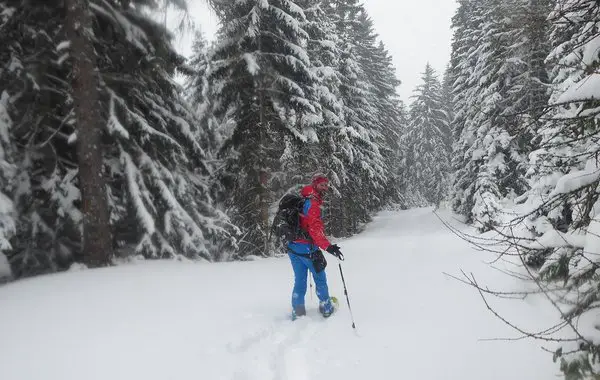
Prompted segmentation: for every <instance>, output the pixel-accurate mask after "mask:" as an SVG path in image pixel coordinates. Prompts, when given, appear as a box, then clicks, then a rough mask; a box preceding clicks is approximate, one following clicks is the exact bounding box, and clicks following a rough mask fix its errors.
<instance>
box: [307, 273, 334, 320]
mask: <svg viewBox="0 0 600 380" xmlns="http://www.w3.org/2000/svg"><path fill="white" fill-rule="evenodd" d="M309 268H310V271H311V273H312V275H313V278H314V279H315V288H316V289H317V297H319V301H320V302H319V311H320V312H321V313H322V314H323V315H324V316H325V317H328V316H330V315H331V313H333V304H332V303H331V299H330V298H329V287H328V286H327V275H326V274H325V270H322V271H320V272H319V273H317V272H316V271H315V268H314V266H313V265H312V262H311V265H310V267H309Z"/></svg>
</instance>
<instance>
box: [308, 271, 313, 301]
mask: <svg viewBox="0 0 600 380" xmlns="http://www.w3.org/2000/svg"><path fill="white" fill-rule="evenodd" d="M308 283H309V284H310V300H311V301H312V299H313V296H312V274H309V275H308Z"/></svg>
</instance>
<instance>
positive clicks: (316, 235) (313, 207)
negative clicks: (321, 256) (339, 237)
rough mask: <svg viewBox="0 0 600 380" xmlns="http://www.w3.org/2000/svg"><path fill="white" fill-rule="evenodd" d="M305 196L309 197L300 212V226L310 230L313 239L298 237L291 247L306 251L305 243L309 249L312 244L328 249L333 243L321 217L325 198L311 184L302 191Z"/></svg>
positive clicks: (307, 230) (295, 249)
mask: <svg viewBox="0 0 600 380" xmlns="http://www.w3.org/2000/svg"><path fill="white" fill-rule="evenodd" d="M300 194H301V195H302V196H303V197H304V198H307V200H306V202H304V209H303V212H302V214H300V227H301V228H302V229H303V230H304V231H306V232H308V234H309V235H310V237H311V238H312V241H310V240H304V239H298V240H295V241H294V242H293V243H291V244H290V248H292V249H293V250H294V251H296V252H298V253H301V252H300V251H304V249H302V248H304V247H302V246H303V245H306V248H307V250H308V251H310V247H311V246H313V247H314V246H315V245H316V246H318V247H319V248H321V249H327V248H328V247H329V245H330V244H331V243H329V240H327V238H326V237H325V231H324V227H323V220H322V219H321V205H322V204H323V199H321V196H320V195H319V193H318V192H317V191H316V190H315V189H314V188H313V187H312V186H311V185H308V186H306V187H304V188H303V189H302V191H301V193H300Z"/></svg>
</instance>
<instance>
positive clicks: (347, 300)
mask: <svg viewBox="0 0 600 380" xmlns="http://www.w3.org/2000/svg"><path fill="white" fill-rule="evenodd" d="M339 266H340V275H341V276H342V284H344V294H345V295H346V302H348V310H350V318H351V319H352V328H353V329H355V330H356V324H355V323H354V315H352V307H350V298H349V297H348V289H346V280H344V272H343V271H342V263H339Z"/></svg>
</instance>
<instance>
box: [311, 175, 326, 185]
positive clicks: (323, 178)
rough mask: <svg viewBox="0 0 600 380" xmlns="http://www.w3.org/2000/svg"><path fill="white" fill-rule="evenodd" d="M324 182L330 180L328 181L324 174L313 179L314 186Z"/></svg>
mask: <svg viewBox="0 0 600 380" xmlns="http://www.w3.org/2000/svg"><path fill="white" fill-rule="evenodd" d="M323 182H329V180H328V179H327V177H325V175H324V174H316V175H314V176H313V177H312V184H313V185H318V184H320V183H323Z"/></svg>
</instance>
